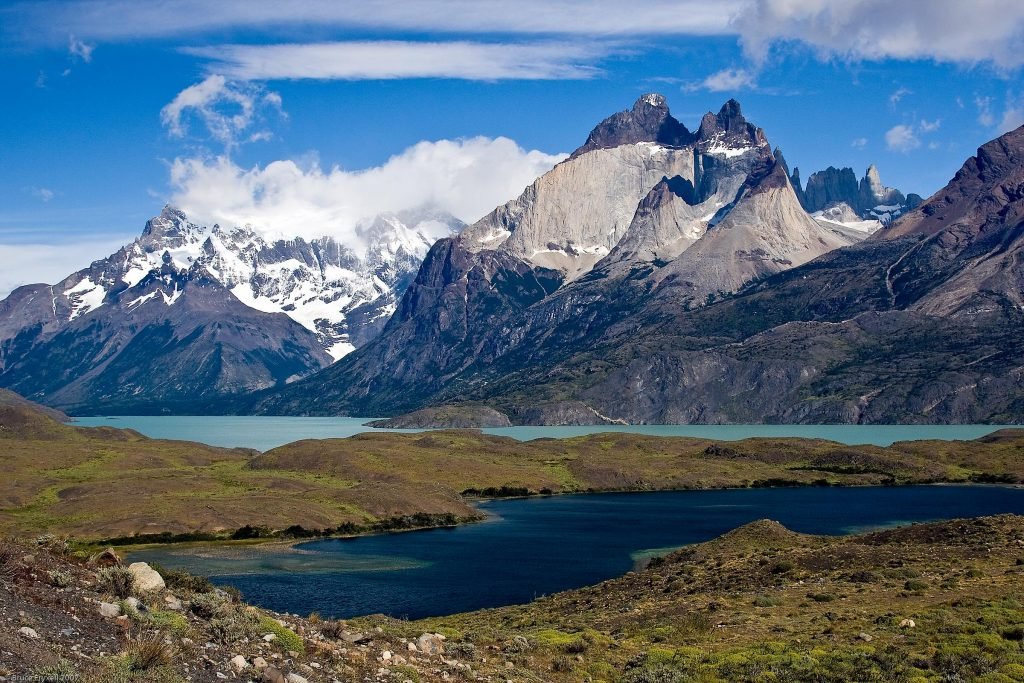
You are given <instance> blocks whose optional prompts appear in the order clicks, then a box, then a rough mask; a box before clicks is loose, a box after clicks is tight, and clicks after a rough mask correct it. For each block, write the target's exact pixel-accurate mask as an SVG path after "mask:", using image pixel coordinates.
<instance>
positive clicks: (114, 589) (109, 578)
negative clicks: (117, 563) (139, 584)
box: [96, 567, 135, 599]
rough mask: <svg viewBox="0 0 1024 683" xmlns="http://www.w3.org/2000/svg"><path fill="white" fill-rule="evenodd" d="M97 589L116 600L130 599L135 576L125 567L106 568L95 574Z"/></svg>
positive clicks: (133, 588) (133, 589)
mask: <svg viewBox="0 0 1024 683" xmlns="http://www.w3.org/2000/svg"><path fill="white" fill-rule="evenodd" d="M96 577H97V578H98V579H99V582H98V584H97V588H99V590H100V592H103V593H108V594H110V595H113V596H114V597H117V598H121V599H124V598H130V597H131V595H132V593H133V592H134V591H135V575H134V574H132V573H131V572H130V571H128V568H127V567H107V568H105V569H101V570H99V571H98V572H96Z"/></svg>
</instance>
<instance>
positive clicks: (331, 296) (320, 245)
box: [68, 206, 462, 360]
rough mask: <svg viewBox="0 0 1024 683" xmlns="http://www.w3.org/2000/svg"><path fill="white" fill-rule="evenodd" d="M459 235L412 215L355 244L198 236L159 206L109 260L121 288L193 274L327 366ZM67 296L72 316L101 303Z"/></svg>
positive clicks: (375, 327) (90, 287)
mask: <svg viewBox="0 0 1024 683" xmlns="http://www.w3.org/2000/svg"><path fill="white" fill-rule="evenodd" d="M461 227H462V223H461V222H460V221H459V220H458V219H456V218H454V217H453V216H451V215H448V214H445V213H442V212H440V211H434V210H430V209H422V210H419V211H407V212H402V213H399V214H381V215H379V216H377V217H375V218H374V219H373V220H371V221H366V222H365V223H363V224H362V225H360V226H358V227H357V229H356V234H357V236H358V237H359V242H360V243H359V244H358V245H347V244H341V243H339V242H338V241H337V240H335V239H334V238H332V237H320V238H316V239H312V240H308V241H307V240H305V239H302V238H295V239H290V240H277V241H268V240H267V239H265V238H264V237H262V236H261V235H260V233H259V232H257V231H256V230H255V229H254V228H252V227H250V226H244V227H230V228H224V227H221V226H220V225H214V226H212V227H200V226H198V225H196V224H194V223H192V222H191V221H189V220H188V218H187V217H186V216H185V214H184V213H182V212H181V211H178V210H176V209H174V208H172V207H169V206H168V207H165V208H164V210H163V211H162V212H161V214H160V215H159V216H157V217H156V218H153V219H152V220H150V221H149V222H148V223H147V224H146V228H145V230H144V231H143V234H142V236H141V237H140V238H139V239H137V240H136V241H135V242H134V243H132V244H131V245H129V246H128V247H126V248H125V249H124V250H123V252H124V253H123V257H122V255H121V254H117V255H115V259H116V262H117V264H118V265H119V267H120V270H121V271H123V272H120V273H119V279H120V281H121V282H123V283H125V284H127V285H128V286H129V287H133V286H135V285H136V284H137V283H138V282H139V281H140V280H141V279H142V278H143V277H145V276H146V275H147V274H148V273H150V272H151V271H153V270H155V269H159V268H160V267H162V266H163V265H164V264H165V263H169V264H171V265H173V267H175V268H176V269H178V270H186V271H187V270H189V269H191V268H193V267H199V268H201V269H203V270H205V271H206V273H207V274H208V275H209V276H210V277H211V278H212V279H214V280H215V281H217V282H219V283H220V284H222V285H223V286H224V287H226V288H227V289H229V290H230V291H231V293H232V294H234V295H235V297H237V298H238V300H239V301H241V302H242V303H243V304H245V305H246V306H248V307H250V308H253V309H255V310H257V311H262V312H265V313H284V314H286V315H287V316H288V317H290V318H291V319H292V320H295V321H296V322H297V323H299V324H300V325H302V326H303V327H305V328H306V329H308V330H310V331H312V332H314V333H315V334H316V335H317V338H318V339H319V340H320V342H321V345H322V346H323V349H324V350H325V351H326V352H327V353H328V354H330V356H331V357H332V358H334V359H335V360H337V359H338V358H341V357H343V356H344V355H345V354H347V353H349V352H351V351H352V350H353V349H355V348H357V347H358V346H360V345H361V344H363V343H365V342H366V341H367V340H368V339H371V338H373V337H374V336H376V333H377V332H378V331H379V330H380V328H381V327H383V324H384V323H385V322H387V319H388V318H389V317H390V316H391V313H393V312H394V309H395V302H396V301H397V299H398V297H400V296H401V295H402V292H404V291H405V287H407V286H408V284H409V281H410V280H411V279H412V276H413V275H415V273H416V270H417V269H418V268H419V264H420V262H422V260H423V257H424V256H426V253H427V251H428V250H429V249H430V247H431V245H433V243H434V242H436V241H437V240H438V239H440V238H442V237H450V236H451V235H453V234H455V233H456V232H458V230H459V229H461ZM68 291H70V292H71V293H72V294H73V295H76V296H77V297H78V298H79V299H80V301H81V304H80V305H79V308H78V309H77V311H78V312H82V311H86V310H91V308H92V307H94V306H97V305H99V304H100V303H101V302H102V292H103V287H102V286H101V285H100V283H93V282H92V281H91V280H89V279H88V277H87V278H86V279H83V280H82V281H81V282H80V283H78V284H76V285H74V286H73V287H71V288H69V290H68ZM166 296H167V297H168V298H167V300H168V301H171V299H172V298H173V296H174V293H173V292H171V293H170V294H167V295H166Z"/></svg>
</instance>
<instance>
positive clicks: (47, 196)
mask: <svg viewBox="0 0 1024 683" xmlns="http://www.w3.org/2000/svg"><path fill="white" fill-rule="evenodd" d="M29 192H30V193H31V194H32V196H33V197H35V198H36V199H38V200H40V201H43V202H48V201H50V200H51V199H53V198H54V197H56V196H57V193H56V192H54V191H53V190H51V189H50V188H48V187H33V188H30V190H29Z"/></svg>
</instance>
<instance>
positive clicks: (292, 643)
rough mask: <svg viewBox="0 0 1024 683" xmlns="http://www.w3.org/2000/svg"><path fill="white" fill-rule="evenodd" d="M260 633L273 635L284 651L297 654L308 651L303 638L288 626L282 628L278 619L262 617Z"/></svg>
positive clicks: (260, 619) (260, 618)
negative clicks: (292, 651)
mask: <svg viewBox="0 0 1024 683" xmlns="http://www.w3.org/2000/svg"><path fill="white" fill-rule="evenodd" d="M259 632H260V634H265V633H273V634H274V635H275V636H276V637H277V640H276V642H277V644H278V645H280V646H281V648H282V649H284V650H294V651H295V652H305V650H306V645H305V643H304V642H303V641H302V636H300V635H299V634H298V633H296V632H295V631H293V630H291V629H290V628H288V627H287V626H282V625H281V624H280V623H278V621H277V619H273V618H271V617H268V616H266V615H262V616H260V617H259Z"/></svg>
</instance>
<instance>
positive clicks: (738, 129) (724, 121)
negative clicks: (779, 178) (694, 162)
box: [696, 99, 768, 152]
mask: <svg viewBox="0 0 1024 683" xmlns="http://www.w3.org/2000/svg"><path fill="white" fill-rule="evenodd" d="M696 144H697V149H699V150H700V151H702V152H703V151H709V150H715V149H743V148H746V147H759V146H767V144H768V140H767V138H766V137H765V134H764V131H763V130H762V129H760V128H758V127H757V126H755V125H754V124H752V123H749V122H748V121H747V119H746V118H745V117H744V116H743V111H742V108H741V106H740V103H739V102H737V101H736V100H734V99H731V100H729V101H728V102H726V103H725V104H724V105H722V108H721V109H720V110H719V111H718V113H717V114H714V113H712V112H708V113H706V114H704V117H703V118H702V119H701V121H700V128H698V129H697V139H696Z"/></svg>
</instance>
